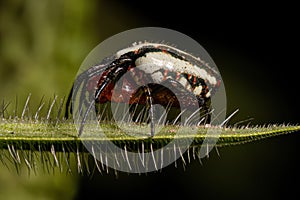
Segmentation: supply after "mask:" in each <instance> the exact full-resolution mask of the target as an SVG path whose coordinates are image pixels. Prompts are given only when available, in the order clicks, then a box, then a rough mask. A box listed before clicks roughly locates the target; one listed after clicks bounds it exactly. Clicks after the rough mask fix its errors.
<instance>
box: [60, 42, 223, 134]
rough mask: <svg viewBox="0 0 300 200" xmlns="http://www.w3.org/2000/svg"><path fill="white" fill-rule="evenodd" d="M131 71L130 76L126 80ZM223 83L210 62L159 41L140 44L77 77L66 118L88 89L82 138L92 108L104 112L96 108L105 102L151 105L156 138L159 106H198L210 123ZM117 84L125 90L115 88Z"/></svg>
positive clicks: (81, 102) (84, 96)
mask: <svg viewBox="0 0 300 200" xmlns="http://www.w3.org/2000/svg"><path fill="white" fill-rule="evenodd" d="M126 73H129V76H127V78H123V79H122V81H121V78H122V77H123V76H124V75H125V74H126ZM128 77H129V78H128ZM220 80H221V79H220V74H219V73H218V72H217V71H216V70H215V69H213V68H212V67H210V66H209V65H208V63H206V62H204V61H203V60H201V59H200V58H196V57H194V56H193V55H191V54H189V53H187V52H184V51H182V50H179V49H177V48H175V47H172V46H169V45H165V44H160V43H147V42H144V43H139V44H136V43H135V44H133V45H132V46H131V47H128V48H125V49H122V50H120V51H118V52H117V53H116V54H115V55H114V56H112V57H109V58H106V59H104V60H103V61H102V62H101V63H100V64H98V65H95V66H92V67H90V68H89V69H87V70H86V71H84V72H82V73H81V74H80V75H79V76H78V77H77V79H76V81H75V83H76V84H74V85H73V87H72V89H71V92H70V94H69V96H68V100H67V106H66V109H67V110H66V115H65V117H66V118H68V115H69V112H70V113H72V110H71V108H72V105H71V99H72V95H77V93H78V92H79V90H80V87H81V86H83V87H85V88H86V91H87V92H88V93H93V94H92V99H90V100H88V99H87V97H86V91H85V92H81V94H80V104H81V105H82V106H83V105H84V106H86V108H87V109H86V111H85V112H84V113H81V114H82V115H83V118H82V121H81V125H80V128H79V136H80V135H81V134H82V131H83V127H84V124H85V122H86V120H87V116H88V113H89V112H90V111H91V109H92V108H93V107H94V108H96V113H97V114H99V112H98V111H97V107H96V106H97V105H99V104H104V103H106V102H116V103H121V102H128V103H129V104H130V105H134V104H138V105H147V107H148V108H149V109H148V110H149V117H150V129H151V136H154V132H155V130H154V127H155V126H154V106H153V105H155V104H160V105H162V106H170V105H171V107H174V108H180V104H179V102H182V103H183V104H184V105H185V106H187V107H189V106H191V107H192V106H194V105H197V106H199V107H200V108H201V109H203V110H204V111H205V113H206V120H205V123H210V120H211V119H210V118H211V116H210V114H209V109H210V100H211V96H212V95H213V94H214V93H215V91H216V89H217V88H218V87H219V86H220ZM118 81H119V82H121V88H120V89H114V88H115V86H116V84H117V82H118ZM118 84H119V83H118ZM95 85H96V87H95ZM136 88H138V89H137V90H136ZM170 88H171V89H170ZM112 92H114V95H112ZM175 94H176V95H175ZM195 99H196V100H195Z"/></svg>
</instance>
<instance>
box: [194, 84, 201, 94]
mask: <svg viewBox="0 0 300 200" xmlns="http://www.w3.org/2000/svg"><path fill="white" fill-rule="evenodd" d="M201 92H202V86H201V85H199V86H197V87H195V89H194V91H193V93H194V94H195V95H200V94H201Z"/></svg>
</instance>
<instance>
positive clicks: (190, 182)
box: [0, 0, 300, 199]
mask: <svg viewBox="0 0 300 200" xmlns="http://www.w3.org/2000/svg"><path fill="white" fill-rule="evenodd" d="M0 5H1V6H2V8H1V9H2V11H4V8H7V7H9V6H10V7H11V4H10V5H8V4H7V3H3V2H1V4H0ZM26 6H27V7H28V4H25V6H24V5H22V3H19V4H18V6H16V7H17V8H16V9H15V10H14V13H12V15H13V16H15V18H17V19H24V15H26V16H27V15H28V14H26ZM51 6H52V7H51ZM51 6H49V7H47V9H49V10H51V8H52V11H53V12H51V13H50V14H49V15H50V16H51V17H50V18H51V19H52V21H51V23H50V25H49V26H46V25H45V27H44V28H45V29H46V30H48V29H49V31H45V32H42V33H40V34H42V35H40V34H37V35H35V34H33V33H34V32H33V31H32V29H33V30H34V28H32V27H34V25H33V24H32V23H31V22H30V20H31V18H30V20H28V21H27V20H26V18H25V20H24V21H25V22H24V23H23V22H22V23H21V24H23V25H22V26H16V27H18V29H14V28H9V27H10V25H9V23H5V22H7V20H6V21H4V20H3V19H4V18H2V23H1V27H2V28H1V29H0V30H1V32H0V33H1V35H0V36H1V37H0V41H1V43H2V44H6V43H7V44H6V46H5V45H2V44H0V45H1V46H2V47H1V54H2V55H3V58H2V61H1V57H0V61H1V70H2V71H0V72H1V76H0V77H1V80H2V83H1V84H2V87H1V90H0V91H1V92H2V94H4V95H5V97H6V98H9V97H14V94H13V95H11V92H12V91H17V92H18V94H20V95H22V94H23V95H26V94H28V93H29V92H31V91H32V90H33V91H36V92H35V93H34V92H33V93H34V94H37V95H35V96H36V99H38V98H40V97H39V96H38V94H45V93H46V95H52V94H53V93H58V94H60V95H64V94H66V93H67V92H68V89H69V88H70V87H71V84H72V80H73V79H74V77H75V75H76V72H77V70H78V68H79V66H80V64H81V62H82V60H83V59H84V57H85V56H86V55H87V54H88V53H89V51H90V50H91V49H92V48H94V47H95V46H96V45H97V44H98V43H100V42H101V41H103V40H105V39H106V38H108V37H110V36H112V35H114V34H117V33H119V32H121V31H125V30H128V29H132V28H137V27H143V26H156V27H164V28H170V29H174V30H177V31H179V32H182V33H184V34H186V35H188V36H190V37H192V38H193V39H195V40H196V41H198V42H199V43H200V44H201V45H202V46H203V47H204V48H205V49H206V51H207V52H208V53H209V54H210V55H211V57H212V58H213V60H214V61H215V63H216V64H217V66H218V68H219V70H220V72H221V75H222V78H223V81H224V83H225V87H226V94H227V104H228V105H227V113H228V114H230V113H231V112H233V111H234V110H236V109H239V113H238V114H237V115H236V116H235V117H234V118H233V119H232V123H234V122H238V121H241V120H246V119H250V118H253V120H252V121H251V123H252V124H269V123H291V124H295V123H299V121H300V120H299V119H300V117H299V113H298V111H299V104H298V102H299V96H298V85H299V83H298V80H299V78H298V67H299V64H298V57H299V56H298V53H299V50H298V48H299V47H298V44H299V39H298V37H299V31H298V30H297V26H298V25H299V19H298V18H299V14H298V12H297V10H296V8H297V6H296V5H293V4H290V3H289V2H287V1H285V2H278V3H274V2H272V3H265V4H263V3H261V2H254V1H250V2H246V1H243V2H240V3H230V2H227V1H226V2H224V3H217V2H212V1H206V2H203V1H200V2H197V1H195V2H194V1H189V0H186V1H182V2H181V1H179V2H175V1H156V0H154V1H153V0H152V1H130V2H125V1H109V2H96V1H93V2H92V4H91V5H90V6H87V5H85V4H84V3H80V5H78V6H77V7H76V6H74V5H73V6H74V9H73V10H72V9H71V11H69V10H68V7H69V6H70V7H72V6H71V3H68V2H65V1H63V3H57V4H53V3H51ZM24 7H25V8H24ZM82 8H86V9H82ZM47 9H46V10H47ZM76 9H77V10H76ZM22 10H23V11H22ZM24 10H25V11H24ZM32 10H33V11H34V14H35V11H36V12H37V13H38V11H39V10H38V8H34V9H32ZM86 10H87V11H86ZM22 12H23V14H22ZM56 12H57V15H59V14H60V16H59V17H55V16H56ZM17 13H21V14H19V15H20V16H19V18H18V14H17ZM24 13H25V14H24ZM2 15H3V16H4V14H2ZM47 16H48V15H47ZM84 16H88V17H84ZM32 18H34V17H32ZM34 20H36V19H33V21H34ZM36 21H38V20H36ZM24 24H25V25H24ZM37 24H38V23H37ZM41 24H44V23H43V21H42V22H41ZM28 27H29V28H28ZM30 27H31V28H30ZM38 27H40V26H39V25H37V29H39V28H38ZM52 27H55V28H54V29H53V30H54V33H52V32H53V31H52V32H51V30H52V29H51V28H52ZM47 28H48V29H47ZM24 29H30V30H31V32H30V31H28V32H29V33H27V32H26V31H25V32H24V33H22V30H24ZM45 29H43V30H45ZM14 30H15V31H14ZM7 31H11V32H12V33H14V32H18V31H19V32H21V33H20V34H21V35H22V37H23V38H25V39H26V42H25V43H29V44H30V45H28V46H29V47H28V49H27V51H29V52H33V53H32V54H26V55H23V54H22V53H20V54H18V55H20V56H15V57H12V58H11V57H7V56H6V57H5V55H6V54H5V52H6V49H8V47H10V46H11V45H10V44H11V43H9V42H7V41H9V40H8V39H10V37H8V36H7V34H8V33H7ZM50 33H52V36H51V35H50ZM23 34H24V35H25V36H24V35H23ZM47 34H49V37H48V39H49V38H50V39H49V40H50V42H49V40H47V41H48V42H41V44H42V45H41V46H42V47H39V45H32V44H39V42H38V40H37V39H35V38H37V37H42V36H45V35H47ZM27 35H28V36H27ZM53 35H54V36H53ZM52 37H53V38H52ZM56 37H57V38H60V39H56ZM1 38H2V39H1ZM12 38H13V36H12ZM28 38H29V39H28ZM51 38H52V39H51ZM78 38H79V39H78ZM44 39H47V37H42V39H41V40H44ZM27 40H29V41H27ZM30 40H33V41H30ZM36 40H37V41H36ZM11 41H13V39H11ZM51 41H53V43H51ZM46 45H48V47H47V46H46ZM51 45H52V46H54V47H53V48H52V46H51ZM25 46H26V45H25ZM50 48H52V50H53V51H50V50H49V52H50V53H49V52H48V51H47V49H50ZM40 49H41V50H40ZM45 49H46V50H45ZM74 49H75V50H76V51H75V50H74ZM44 51H45V53H44V54H41V55H40V54H38V53H37V52H44ZM13 52H17V53H18V51H13ZM53 52H54V53H53ZM7 55H8V54H7ZM31 55H32V57H30V56H31ZM22 56H23V57H25V58H23V57H22ZM19 58H20V59H19ZM44 58H45V59H44ZM15 60H21V61H23V60H24V62H25V63H26V62H28V63H26V66H27V68H26V70H25V71H37V72H38V71H43V72H44V73H47V72H48V71H47V70H49V72H50V70H52V71H51V75H49V76H50V77H45V78H46V80H49V82H46V81H45V80H41V77H40V79H37V78H36V77H37V76H38V75H28V76H27V75H26V77H24V76H22V74H23V71H22V70H24V69H23V68H24V66H22V67H23V68H22V70H21V71H20V68H19V67H18V66H20V63H19V62H17V61H15ZM45 60H46V61H45ZM44 62H45V63H44ZM46 62H47V63H46ZM49 63H51V64H49ZM32 66H35V67H32ZM45 70H46V71H45ZM8 74H10V76H11V78H7V76H8ZM44 76H46V75H44ZM21 77H22V78H21ZM31 80H34V81H35V82H34V81H32V83H31ZM36 82H38V83H41V84H37V83H36ZM23 83H24V84H23ZM27 84H28V85H27ZM24 85H25V86H27V87H24ZM45 87H47V88H49V90H47V91H45ZM20 88H26V89H20ZM299 139H300V136H299V134H298V133H296V134H293V135H287V136H279V137H276V138H272V139H266V140H263V141H256V142H253V143H251V144H245V145H238V146H232V147H224V148H220V149H219V151H220V157H219V156H218V155H217V154H216V152H215V151H213V152H212V154H211V156H210V158H209V159H204V160H203V161H202V162H203V165H201V164H199V162H198V161H193V162H192V163H191V164H189V165H188V166H186V169H185V170H183V169H182V166H181V165H179V166H178V167H177V168H175V167H174V166H169V167H167V168H164V169H163V171H162V172H161V173H160V172H159V173H149V174H147V175H144V174H143V175H132V174H130V175H127V174H123V173H119V176H118V178H116V177H115V176H113V173H112V174H109V175H95V176H93V177H92V178H91V177H81V176H79V182H78V187H77V189H76V196H77V197H78V199H82V198H87V197H91V198H92V197H97V198H99V197H101V198H104V196H106V197H107V198H111V197H112V198H113V197H116V196H118V197H121V198H125V197H130V198H132V197H133V198H151V199H156V198H159V197H165V198H174V197H175V198H178V197H180V198H187V199H189V198H197V199H219V198H220V199H221V198H223V199H227V198H231V199H254V198H265V199H275V198H277V197H279V196H283V197H285V198H288V197H292V195H297V189H298V187H299V185H300V183H299V178H300V177H299V171H298V170H297V169H298V168H299V164H298V157H299V149H298V146H299V144H300V143H299V141H300V140H299ZM94 195H96V196H94Z"/></svg>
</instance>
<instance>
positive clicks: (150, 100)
mask: <svg viewBox="0 0 300 200" xmlns="http://www.w3.org/2000/svg"><path fill="white" fill-rule="evenodd" d="M143 89H144V92H145V94H146V99H147V102H148V103H149V106H150V110H149V112H150V131H151V137H153V136H154V133H155V124H154V108H153V97H152V95H151V90H150V88H149V86H143Z"/></svg>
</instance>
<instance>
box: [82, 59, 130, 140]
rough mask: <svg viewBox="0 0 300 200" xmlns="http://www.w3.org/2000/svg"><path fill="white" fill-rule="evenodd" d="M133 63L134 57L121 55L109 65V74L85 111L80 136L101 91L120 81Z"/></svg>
mask: <svg viewBox="0 0 300 200" xmlns="http://www.w3.org/2000/svg"><path fill="white" fill-rule="evenodd" d="M131 63H132V59H130V58H128V57H121V58H120V59H118V60H116V61H114V62H112V63H111V64H110V65H109V66H108V67H107V70H109V73H108V74H107V77H106V79H105V81H103V83H101V84H100V85H99V87H98V89H97V90H96V92H95V97H94V99H93V100H92V101H91V102H90V104H89V106H88V108H87V110H86V111H85V113H84V115H83V119H82V121H81V123H80V128H79V134H78V136H79V137H80V136H81V134H82V131H83V127H84V124H85V122H86V120H87V117H88V114H89V112H90V111H91V109H92V107H93V106H95V102H96V101H97V100H98V99H99V97H100V96H101V93H102V92H103V90H104V89H105V87H106V86H107V85H109V84H110V83H111V82H113V81H118V80H119V79H120V78H121V77H122V76H123V75H124V74H125V73H126V72H127V71H128V68H129V66H130V65H131Z"/></svg>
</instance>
